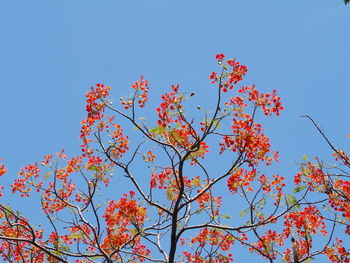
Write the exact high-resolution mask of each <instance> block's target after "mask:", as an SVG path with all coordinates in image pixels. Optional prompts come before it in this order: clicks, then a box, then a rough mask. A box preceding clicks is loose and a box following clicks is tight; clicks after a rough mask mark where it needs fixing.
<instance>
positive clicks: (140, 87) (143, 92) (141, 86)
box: [120, 76, 149, 110]
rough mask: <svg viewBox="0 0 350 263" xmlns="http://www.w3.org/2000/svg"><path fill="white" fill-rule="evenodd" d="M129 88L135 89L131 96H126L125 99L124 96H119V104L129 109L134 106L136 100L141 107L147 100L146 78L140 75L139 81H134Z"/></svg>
mask: <svg viewBox="0 0 350 263" xmlns="http://www.w3.org/2000/svg"><path fill="white" fill-rule="evenodd" d="M131 88H133V89H134V90H135V93H134V95H133V97H132V98H128V99H127V100H125V99H124V98H120V100H121V104H122V106H123V107H124V109H126V110H127V109H130V108H132V107H133V106H134V101H135V100H137V103H138V105H139V107H140V108H143V107H144V106H145V104H146V102H147V101H148V91H149V87H148V80H145V78H144V76H141V77H140V81H135V82H134V84H133V85H131Z"/></svg>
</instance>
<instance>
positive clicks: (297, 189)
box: [293, 185, 307, 193]
mask: <svg viewBox="0 0 350 263" xmlns="http://www.w3.org/2000/svg"><path fill="white" fill-rule="evenodd" d="M306 187H307V186H306V185H301V186H296V187H294V190H293V192H294V193H299V192H300V191H302V190H304V189H305V188H306Z"/></svg>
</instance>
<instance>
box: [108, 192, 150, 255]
mask: <svg viewBox="0 0 350 263" xmlns="http://www.w3.org/2000/svg"><path fill="white" fill-rule="evenodd" d="M134 195H135V192H133V191H130V193H129V195H128V194H124V196H123V197H122V198H121V199H120V200H119V201H118V202H115V201H114V200H112V201H110V202H109V204H108V206H107V208H106V212H105V214H104V215H103V217H104V218H105V221H106V224H107V228H106V231H107V235H106V238H105V239H104V240H103V243H102V247H103V248H104V249H105V250H106V251H111V252H114V251H116V250H117V251H118V250H122V249H123V248H125V247H128V246H130V245H131V246H132V248H133V252H134V255H132V258H131V259H130V260H133V261H132V262H137V261H135V260H138V261H139V262H143V261H145V257H146V256H147V255H149V254H150V253H151V251H150V250H148V249H147V248H146V247H145V246H144V245H142V244H141V243H140V236H139V235H140V234H141V229H142V227H143V224H144V221H145V219H146V217H147V210H146V208H144V207H142V206H140V205H139V204H138V203H137V202H136V200H135V199H133V197H134ZM131 240H132V242H131ZM114 254H115V256H114V258H115V259H117V260H120V256H119V255H118V253H114Z"/></svg>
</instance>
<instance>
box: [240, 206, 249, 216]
mask: <svg viewBox="0 0 350 263" xmlns="http://www.w3.org/2000/svg"><path fill="white" fill-rule="evenodd" d="M247 213H248V208H246V209H244V210H242V211H241V212H240V213H239V217H244V216H246V215H247Z"/></svg>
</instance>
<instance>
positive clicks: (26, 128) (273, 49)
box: [0, 0, 350, 181]
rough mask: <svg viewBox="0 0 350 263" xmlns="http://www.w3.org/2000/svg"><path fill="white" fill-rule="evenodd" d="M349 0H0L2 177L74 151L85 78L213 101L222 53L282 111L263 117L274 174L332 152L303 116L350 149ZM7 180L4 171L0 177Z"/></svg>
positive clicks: (122, 89) (122, 91)
mask: <svg viewBox="0 0 350 263" xmlns="http://www.w3.org/2000/svg"><path fill="white" fill-rule="evenodd" d="M349 25H350V7H349V6H345V5H344V3H343V1H341V0H310V1H303V0H297V1H296V0H295V1H281V0H273V1H260V0H252V1H237V0H229V1H228V0H222V1H207V0H202V1H191V0H187V1H184V0H179V1H165V0H151V1H132V0H129V1H116V0H103V1H91V0H74V1H71V0H70V1H67V0H61V1H47V0H42V1H39V0H35V1H17V0H13V1H2V2H1V3H0V40H1V44H0V58H1V59H0V72H1V103H0V117H1V122H2V127H1V129H0V145H1V147H0V157H1V158H3V159H4V163H5V164H6V165H7V166H8V170H9V175H7V176H8V177H10V176H15V175H16V174H17V172H18V170H19V168H20V167H21V166H23V165H26V164H28V163H33V162H36V161H39V160H41V158H42V156H43V155H45V154H48V153H51V152H57V151H60V150H61V149H62V148H64V149H66V151H67V152H68V153H77V152H79V148H78V146H79V144H80V141H79V140H78V136H79V127H80V121H81V119H82V118H84V111H83V110H84V104H85V102H84V94H85V92H86V91H87V90H88V88H89V87H90V86H91V85H94V84H95V83H97V82H102V83H105V84H108V85H111V86H112V89H113V95H114V96H115V97H116V98H118V97H119V96H120V95H127V94H128V92H129V91H128V88H129V85H130V84H131V83H132V81H134V80H136V79H137V78H138V77H139V75H141V74H143V75H144V76H145V77H146V79H148V80H149V81H150V86H151V89H152V92H154V93H153V94H154V95H155V96H158V95H159V94H160V93H161V92H163V91H166V90H168V88H169V86H170V85H171V84H176V83H180V84H181V86H182V87H183V89H184V90H187V91H195V92H197V94H198V97H197V98H198V99H197V100H198V101H196V103H199V102H201V103H203V104H206V105H210V96H206V92H207V89H209V88H210V85H209V82H208V75H209V74H210V73H211V72H212V71H214V70H216V69H217V67H216V62H215V60H214V56H215V54H216V53H225V54H226V55H227V56H228V57H235V58H237V59H238V60H240V61H241V62H242V63H243V64H245V65H247V66H248V69H249V72H248V75H247V78H246V80H247V83H248V84H253V83H254V84H256V85H257V88H258V89H260V90H263V91H268V90H272V89H276V90H277V91H278V93H279V94H280V96H281V98H282V102H283V104H284V106H285V110H284V112H283V113H282V115H281V117H279V118H275V119H274V120H271V121H268V122H266V123H265V128H266V133H267V134H268V135H269V136H270V137H271V140H272V145H273V148H274V149H277V150H279V151H280V154H281V164H280V168H278V169H279V173H280V174H283V175H284V176H285V177H287V178H288V177H289V178H291V176H292V175H293V174H294V173H295V172H296V170H297V166H296V165H295V164H294V163H295V162H298V161H300V159H301V157H302V155H304V154H308V155H310V156H313V155H318V156H320V157H324V158H326V159H327V158H328V157H329V155H330V150H329V149H328V148H327V146H326V144H325V143H324V141H323V140H322V138H321V137H320V136H319V134H317V132H316V131H315V129H314V128H313V127H312V125H311V124H310V123H309V122H308V121H307V120H305V119H303V118H300V115H303V114H309V115H310V116H312V117H313V118H314V119H315V120H316V121H317V122H318V123H319V124H320V126H321V127H322V129H323V130H324V132H325V133H326V134H327V135H328V136H329V137H330V138H331V139H332V141H333V142H335V143H336V144H337V145H338V146H339V147H341V148H343V149H349V139H347V138H346V134H347V133H349V132H350V130H349V120H350V117H349V114H348V106H349V102H350V92H349V88H350V77H349V76H350V74H349V69H350V49H349V42H350V34H349ZM1 180H4V181H6V180H7V179H6V178H1Z"/></svg>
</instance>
